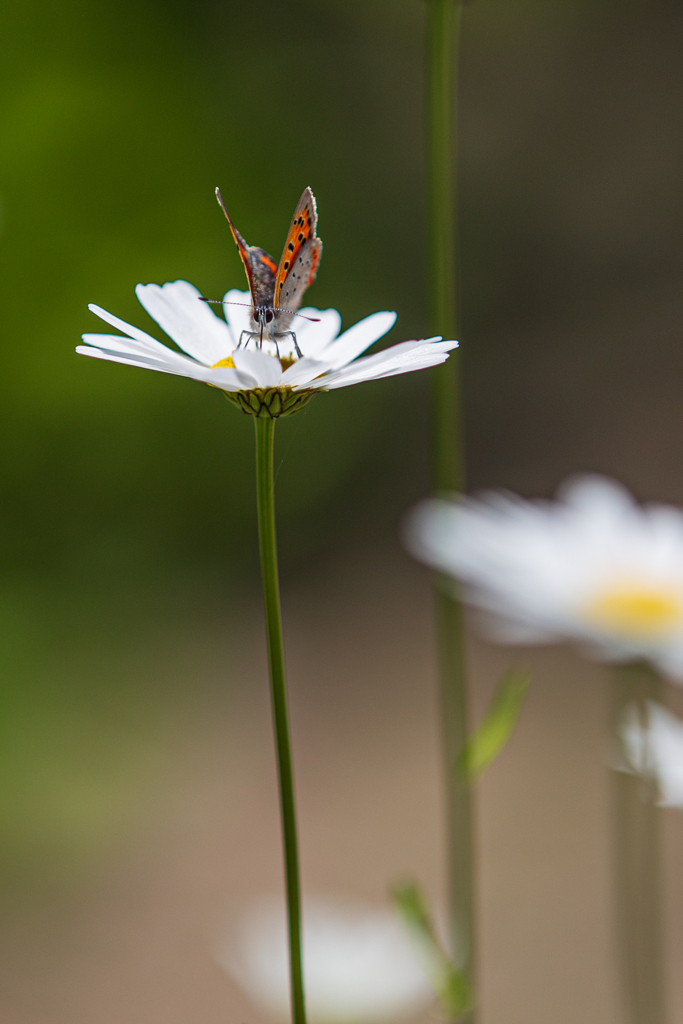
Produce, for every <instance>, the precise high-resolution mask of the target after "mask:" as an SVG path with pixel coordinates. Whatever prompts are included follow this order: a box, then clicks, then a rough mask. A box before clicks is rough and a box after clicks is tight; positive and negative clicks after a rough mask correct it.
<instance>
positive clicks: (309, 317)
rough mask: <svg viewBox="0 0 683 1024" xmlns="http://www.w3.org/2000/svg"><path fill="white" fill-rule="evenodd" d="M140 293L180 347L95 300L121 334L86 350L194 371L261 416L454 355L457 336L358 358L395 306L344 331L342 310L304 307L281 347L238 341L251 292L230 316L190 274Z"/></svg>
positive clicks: (234, 298) (231, 303) (232, 300)
mask: <svg viewBox="0 0 683 1024" xmlns="http://www.w3.org/2000/svg"><path fill="white" fill-rule="evenodd" d="M135 292H136V295H137V297H138V299H139V300H140V302H141V303H142V305H143V306H144V307H145V309H146V310H147V312H148V313H149V315H150V316H151V317H153V318H154V320H156V322H157V323H158V324H159V326H160V327H161V328H162V329H163V330H164V331H165V332H166V334H168V336H169V337H170V338H171V339H172V340H173V341H174V342H175V343H176V345H178V347H179V348H180V349H182V352H178V351H175V350H174V349H171V348H168V347H167V346H166V345H162V344H160V342H158V341H156V340H155V339H154V338H152V337H150V335H149V334H146V333H145V331H141V330H139V329H138V328H137V327H133V326H131V324H127V323H125V321H123V320H119V318H118V317H116V316H112V314H111V313H107V311H106V310H104V309H102V308H101V307H100V306H95V305H90V306H89V307H88V308H89V309H90V310H91V311H92V312H93V313H95V314H96V315H97V316H99V317H101V319H102V320H104V321H106V323H108V324H110V325H111V326H112V327H115V328H116V329H117V330H118V331H121V332H122V335H123V336H122V335H121V334H84V335H83V341H84V342H85V344H84V345H79V346H78V348H77V349H76V351H77V352H79V353H80V354H81V355H85V356H94V357H95V358H96V359H108V360H110V361H111V362H115V363H127V364H129V365H131V366H142V367H145V368H146V369H148V370H160V371H161V372H162V373H174V374H178V375H179V376H181V377H192V378H193V379H194V380H199V381H203V382H204V383H206V384H211V385H213V386H214V387H217V388H220V389H221V390H222V391H224V392H225V393H226V395H227V396H228V398H231V400H232V401H233V402H235V403H236V404H237V405H239V406H240V408H242V409H243V411H244V412H247V413H251V414H252V415H256V416H271V417H276V416H283V415H284V416H286V415H291V413H293V412H296V411H297V410H298V409H300V408H302V406H303V405H305V404H306V403H307V402H308V401H309V400H310V398H311V397H312V396H313V395H315V394H318V393H319V392H320V391H331V390H334V389H335V388H344V387H347V386H349V385H350V384H359V383H360V382H361V381H366V380H377V379H378V378H380V377H392V376H394V375H395V374H398V373H408V372H409V371H411V370H421V369H423V368H424V367H427V366H435V365H436V364H437V363H442V362H444V360H446V359H447V358H448V353H449V351H450V350H451V349H453V348H456V347H457V344H458V343H457V341H442V340H441V338H426V339H423V340H421V341H404V342H403V343H402V344H399V345H392V346H391V347H390V348H387V349H384V350H383V351H382V352H378V353H377V354H376V355H372V356H365V357H364V358H363V359H358V358H357V357H358V356H359V355H361V353H362V352H365V350H366V349H368V348H369V347H370V345H372V344H374V342H376V341H377V340H378V339H379V338H381V337H382V336H383V335H384V334H386V332H387V331H388V330H389V329H390V328H391V327H393V325H394V321H395V320H396V314H395V313H387V312H384V313H373V314H372V315H371V316H368V317H366V318H365V319H364V320H360V321H359V322H358V323H357V324H354V326H353V327H350V328H349V329H348V330H346V331H344V333H343V334H339V329H340V327H341V317H340V315H339V313H338V312H337V310H336V309H323V310H318V309H313V308H312V307H307V308H305V309H302V310H300V311H299V314H298V317H297V321H296V324H297V326H296V337H297V342H298V345H299V349H300V351H301V353H302V355H303V358H301V359H298V358H295V355H294V345H293V342H292V341H290V342H289V344H288V345H285V344H280V346H279V353H278V352H277V351H276V349H275V345H274V344H273V343H272V342H269V341H266V340H265V339H264V342H263V347H262V348H260V349H259V348H256V349H254V348H247V347H246V346H245V347H243V348H238V347H237V344H238V341H239V338H240V335H241V333H242V331H243V330H247V329H250V320H249V318H250V310H251V296H250V294H249V292H240V291H237V290H232V291H229V292H228V293H227V295H226V296H225V299H224V303H225V305H224V307H223V308H224V309H225V313H226V319H227V322H226V320H222V319H221V318H220V317H218V316H216V315H215V313H214V312H213V311H212V310H211V308H210V307H209V306H208V305H207V303H206V302H202V301H200V299H201V296H200V293H199V292H198V291H197V289H196V288H195V287H194V286H193V285H191V284H189V283H188V282H187V281H172V282H168V283H167V284H164V285H162V286H159V285H157V284H147V285H142V284H139V285H138V286H137V288H136V289H135Z"/></svg>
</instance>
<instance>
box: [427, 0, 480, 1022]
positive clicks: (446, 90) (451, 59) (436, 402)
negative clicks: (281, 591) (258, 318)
mask: <svg viewBox="0 0 683 1024" xmlns="http://www.w3.org/2000/svg"><path fill="white" fill-rule="evenodd" d="M428 11H429V14H428V17H429V25H428V40H427V46H428V57H427V60H428V82H427V88H428V111H427V123H428V133H429V134H428V176H429V197H428V205H429V229H430V231H429V234H430V238H429V242H430V245H429V247H430V267H429V270H430V284H431V291H430V333H432V334H440V335H442V336H443V337H445V338H453V337H455V336H456V335H455V332H456V326H457V316H456V268H455V215H456V203H455V192H456V189H455V169H456V161H455V136H456V114H457V57H458V50H459V37H460V21H461V17H462V7H461V4H460V3H459V2H458V0H428ZM433 422H434V470H435V473H434V476H435V480H434V482H435V486H436V489H437V491H441V492H443V491H446V492H449V491H460V490H462V488H463V483H464V471H463V457H462V439H461V409H460V354H459V351H458V350H456V351H455V352H452V353H451V356H450V358H449V359H447V360H446V362H445V363H443V364H442V365H441V366H438V367H437V368H436V370H435V371H434V394H433ZM436 614H437V631H438V643H439V657H440V672H441V694H442V696H441V701H442V715H443V743H444V757H445V766H446V780H447V782H446V785H447V790H448V791H447V801H448V808H447V830H448V863H449V869H448V870H449V902H450V920H451V942H452V947H453V949H452V953H453V957H454V960H455V963H456V965H457V966H458V967H459V968H460V969H461V970H462V973H463V975H464V976H465V978H466V980H467V983H468V985H469V988H470V991H471V992H473V991H474V908H473V835H472V811H471V794H470V786H469V783H468V780H467V779H466V777H465V776H464V774H463V773H462V772H460V771H458V770H457V766H458V764H459V761H460V758H461V756H462V753H463V750H464V748H465V744H466V742H467V735H468V729H467V688H466V681H465V655H464V638H463V620H462V607H461V605H460V603H459V602H458V601H455V600H454V599H453V598H452V597H451V596H450V594H449V593H448V592H447V591H446V590H445V588H443V587H441V586H440V585H439V581H438V580H437V588H436ZM466 1019H467V1021H468V1022H471V1021H472V1020H473V1019H474V1014H473V1013H470V1014H469V1015H468V1016H467V1018H466Z"/></svg>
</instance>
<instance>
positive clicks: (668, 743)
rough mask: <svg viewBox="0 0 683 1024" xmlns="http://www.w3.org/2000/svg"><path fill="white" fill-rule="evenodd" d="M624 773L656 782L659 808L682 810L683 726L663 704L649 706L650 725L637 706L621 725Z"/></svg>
mask: <svg viewBox="0 0 683 1024" xmlns="http://www.w3.org/2000/svg"><path fill="white" fill-rule="evenodd" d="M619 731H620V735H621V740H622V748H623V754H624V758H625V764H624V765H623V766H622V767H623V769H624V770H625V771H631V772H635V773H637V774H638V775H645V776H647V777H649V778H653V779H656V781H657V785H658V787H659V800H658V803H659V806H660V807H680V808H683V722H682V721H681V720H680V718H678V717H677V716H676V715H674V714H672V713H671V711H668V710H667V709H666V708H665V707H662V705H661V704H657V703H656V702H655V701H648V702H647V722H646V723H643V721H642V720H641V715H640V713H639V711H638V709H637V708H636V707H635V706H632V707H630V708H628V710H627V712H626V714H625V715H624V719H623V721H622V723H621V728H620V730H619Z"/></svg>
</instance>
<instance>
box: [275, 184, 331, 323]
mask: <svg viewBox="0 0 683 1024" xmlns="http://www.w3.org/2000/svg"><path fill="white" fill-rule="evenodd" d="M317 226H318V211H317V208H316V205H315V196H314V195H313V193H312V192H311V190H310V188H307V189H305V190H304V193H303V195H302V196H301V199H300V200H299V202H298V204H297V208H296V210H295V211H294V216H293V217H292V223H291V224H290V226H289V232H288V233H287V241H286V242H285V248H284V250H283V253H282V259H281V260H280V266H279V267H278V270H277V277H276V278H275V301H274V306H275V310H276V314H275V316H276V320H277V321H278V327H279V328H280V330H285V329H286V328H287V327H288V326H289V323H290V321H291V319H292V313H291V312H289V313H285V312H278V309H283V310H285V309H286V310H290V311H294V312H295V311H296V310H297V309H298V308H299V306H300V305H301V299H302V297H303V294H304V292H305V291H306V289H307V288H308V286H309V284H311V283H312V281H313V280H314V278H315V275H316V273H317V270H318V265H319V263H320V257H321V255H322V250H323V243H322V242H321V241H320V239H319V238H317V237H316V233H315V232H316V228H317Z"/></svg>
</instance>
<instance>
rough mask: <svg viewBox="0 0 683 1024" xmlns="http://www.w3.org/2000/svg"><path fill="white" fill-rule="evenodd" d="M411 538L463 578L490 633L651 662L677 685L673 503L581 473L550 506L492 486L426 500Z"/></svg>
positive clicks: (680, 557) (426, 557) (681, 556)
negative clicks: (478, 494)
mask: <svg viewBox="0 0 683 1024" xmlns="http://www.w3.org/2000/svg"><path fill="white" fill-rule="evenodd" d="M407 543H408V546H409V547H410V549H411V550H412V552H413V553H414V554H415V555H416V556H417V557H418V558H420V559H421V560H422V561H424V562H426V563H427V564H428V565H431V566H434V567H435V568H437V569H440V570H442V571H443V572H444V573H447V574H450V575H452V576H453V577H455V578H456V579H459V580H461V581H462V582H463V583H464V585H465V586H464V593H463V596H464V598H465V599H466V600H467V601H469V602H470V603H472V604H474V605H476V606H478V607H479V608H482V609H484V610H485V611H486V612H487V613H489V619H488V622H489V626H490V628H491V629H492V631H493V633H494V636H495V637H496V638H497V639H499V640H502V641H503V642H508V643H520V642H521V643H548V642H551V641H553V640H561V639H572V640H576V641H579V642H580V643H582V644H584V645H585V646H587V647H588V648H589V649H590V651H591V652H592V653H593V654H595V655H596V656H598V657H600V658H604V659H606V660H610V661H626V660H630V659H637V658H641V659H647V660H649V661H651V662H653V663H655V664H656V665H657V666H659V668H661V669H662V670H663V671H664V672H666V673H667V674H669V675H670V676H672V677H673V678H674V680H675V681H678V682H683V512H681V511H680V510H679V509H677V508H673V507H671V506H666V505H648V506H645V507H641V506H639V505H638V504H637V503H636V502H635V501H634V499H633V498H632V496H631V495H630V494H629V493H628V491H627V490H625V488H623V487H622V486H621V485H620V484H618V483H616V482H614V481H612V480H607V479H604V478H602V477H598V476H584V477H578V478H575V479H573V480H571V481H569V483H567V484H565V485H564V486H563V488H562V489H561V491H560V494H559V500H558V501H555V502H547V501H535V502H530V501H523V500H522V499H520V498H517V497H515V496H513V495H507V494H499V493H492V494H488V495H485V496H483V497H482V498H481V499H479V500H474V499H464V500H462V501H460V502H458V503H456V502H450V501H443V500H432V501H426V502H424V503H423V504H422V505H420V506H418V508H417V509H416V510H415V512H414V513H413V514H412V516H411V518H410V519H409V521H408V526H407Z"/></svg>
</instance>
